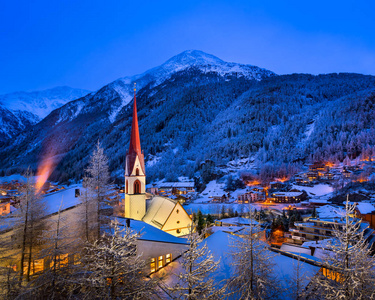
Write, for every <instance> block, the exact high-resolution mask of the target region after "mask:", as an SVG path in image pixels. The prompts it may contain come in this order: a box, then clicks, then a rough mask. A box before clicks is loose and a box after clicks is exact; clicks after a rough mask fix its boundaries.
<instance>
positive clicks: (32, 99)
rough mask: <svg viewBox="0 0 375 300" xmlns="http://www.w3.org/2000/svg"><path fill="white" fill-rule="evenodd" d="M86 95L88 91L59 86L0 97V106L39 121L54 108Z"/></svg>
mask: <svg viewBox="0 0 375 300" xmlns="http://www.w3.org/2000/svg"><path fill="white" fill-rule="evenodd" d="M88 93H90V91H87V90H82V89H74V88H71V87H67V86H60V87H55V88H52V89H47V90H43V91H34V92H15V93H10V94H5V95H0V104H1V105H3V106H4V107H5V108H7V109H9V110H11V111H26V112H29V113H32V114H33V115H36V116H37V117H38V118H39V119H40V120H41V119H43V118H45V117H46V116H47V115H48V114H49V113H50V112H51V111H53V110H55V109H56V108H59V107H61V106H63V105H64V104H66V103H68V102H69V101H72V100H75V99H78V98H81V97H83V96H85V95H87V94H88Z"/></svg>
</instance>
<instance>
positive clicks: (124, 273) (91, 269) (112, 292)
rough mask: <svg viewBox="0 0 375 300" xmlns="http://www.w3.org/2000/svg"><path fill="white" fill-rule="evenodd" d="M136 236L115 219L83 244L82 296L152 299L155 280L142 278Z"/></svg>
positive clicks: (143, 274) (142, 261)
mask: <svg viewBox="0 0 375 300" xmlns="http://www.w3.org/2000/svg"><path fill="white" fill-rule="evenodd" d="M138 237H139V235H138V234H137V233H134V232H133V231H132V230H131V229H130V228H128V227H126V228H125V229H120V226H119V224H118V223H117V222H116V221H115V222H113V223H112V225H111V230H110V232H109V233H104V234H103V236H102V237H101V239H99V240H96V241H95V242H94V243H92V244H88V245H87V246H86V247H85V251H84V253H85V254H84V256H83V257H82V259H81V262H82V268H83V270H84V271H85V272H84V276H83V277H81V284H80V286H81V289H80V294H81V295H82V296H83V297H84V298H85V299H108V300H110V299H111V300H112V299H152V297H153V294H154V289H155V286H154V284H155V282H154V281H153V280H152V279H146V278H145V261H144V259H143V258H142V257H141V256H139V255H138V254H137V239H138Z"/></svg>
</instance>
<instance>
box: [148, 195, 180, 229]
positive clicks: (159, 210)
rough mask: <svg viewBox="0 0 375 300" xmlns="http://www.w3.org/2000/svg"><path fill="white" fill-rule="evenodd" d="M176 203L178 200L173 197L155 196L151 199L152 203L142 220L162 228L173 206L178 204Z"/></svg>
mask: <svg viewBox="0 0 375 300" xmlns="http://www.w3.org/2000/svg"><path fill="white" fill-rule="evenodd" d="M176 203H177V201H174V200H172V199H169V198H166V197H160V196H155V197H153V198H152V199H151V201H150V205H149V207H148V209H147V212H146V214H145V216H144V217H143V219H142V220H143V221H144V222H146V223H148V224H151V225H153V226H155V227H157V228H159V229H161V228H162V227H163V225H164V224H165V222H166V221H167V219H168V217H169V215H170V214H171V212H172V210H173V208H174V207H175V206H176Z"/></svg>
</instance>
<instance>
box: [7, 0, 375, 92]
mask: <svg viewBox="0 0 375 300" xmlns="http://www.w3.org/2000/svg"><path fill="white" fill-rule="evenodd" d="M374 12H375V1H372V0H367V1H362V0H357V1H345V0H342V1H335V0H325V1H321V0H315V1H301V0H299V1H288V0H257V1H253V0H245V1H239V0H226V1H224V0H213V1H195V0H185V1H178V0H174V1H164V0H157V1H156V0H153V1H139V0H138V1H126V0H117V1H113V0H105V1H96V0H78V1H77V0H32V1H30V0H14V1H5V0H4V1H2V2H1V9H0V94H3V93H8V92H14V91H21V90H28V91H29V90H40V89H45V88H51V87H55V86H60V85H68V86H71V87H77V88H85V89H89V90H96V89H98V88H100V87H101V86H103V85H105V84H107V83H109V82H110V81H113V80H115V79H117V78H119V77H123V76H127V75H134V74H137V73H142V72H144V71H146V70H147V69H150V68H152V67H155V66H157V65H160V64H161V63H163V62H164V61H166V60H167V59H169V58H170V57H172V56H174V55H176V54H178V53H180V52H182V51H184V50H188V49H198V50H202V51H204V52H207V53H210V54H214V55H216V56H218V57H219V58H221V59H223V60H225V61H234V62H239V63H246V64H252V65H257V66H259V67H263V68H267V69H269V70H272V71H274V72H276V73H277V74H287V73H294V72H299V73H313V74H318V73H329V72H356V73H363V74H372V75H375V21H374V15H375V13H374Z"/></svg>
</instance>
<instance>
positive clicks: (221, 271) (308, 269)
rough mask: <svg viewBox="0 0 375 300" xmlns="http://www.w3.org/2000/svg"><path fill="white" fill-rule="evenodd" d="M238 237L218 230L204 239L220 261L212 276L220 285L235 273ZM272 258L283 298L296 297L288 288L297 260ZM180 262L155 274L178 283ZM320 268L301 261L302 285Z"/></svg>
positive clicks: (179, 260)
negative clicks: (234, 257) (234, 259)
mask: <svg viewBox="0 0 375 300" xmlns="http://www.w3.org/2000/svg"><path fill="white" fill-rule="evenodd" d="M238 239H240V238H239V237H237V236H235V235H232V234H228V233H225V232H223V231H217V232H215V233H214V234H212V235H210V236H209V237H208V238H206V239H205V240H204V241H203V243H204V244H206V245H207V247H208V249H209V250H210V251H211V253H212V255H213V257H214V260H215V261H219V267H218V269H217V270H216V271H215V273H214V274H213V276H212V277H211V278H213V279H214V281H215V283H217V284H219V286H222V285H223V284H224V283H225V282H226V280H228V279H230V277H231V276H233V274H234V266H233V265H232V263H233V256H232V255H231V253H232V252H233V251H234V250H235V249H234V248H233V247H232V246H231V245H233V244H234V243H235V242H236V240H238ZM271 260H272V262H273V263H274V265H273V266H272V269H273V274H274V275H275V276H276V278H277V281H278V282H279V283H280V284H281V285H282V287H283V288H284V289H285V292H284V294H283V295H282V298H283V299H294V295H289V294H288V288H289V287H290V281H291V280H293V275H294V270H295V268H294V266H296V265H297V260H296V259H293V258H291V257H288V256H284V255H281V254H275V255H274V256H273V257H272V258H271ZM180 262H181V258H178V259H177V260H175V261H174V262H172V263H171V264H169V265H167V266H166V267H165V268H164V269H162V270H161V271H159V272H157V273H156V274H155V275H154V276H161V277H164V278H163V279H164V283H165V284H166V285H168V286H172V285H174V284H176V282H177V280H178V279H177V275H176V274H177V273H179V272H182V271H183V270H182V268H181V264H180ZM319 269H320V267H316V266H314V265H310V264H308V263H305V262H303V261H300V271H301V272H302V274H303V280H302V286H306V285H307V284H308V283H309V281H310V278H311V277H313V276H314V275H315V274H316V273H317V272H318V271H319Z"/></svg>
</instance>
